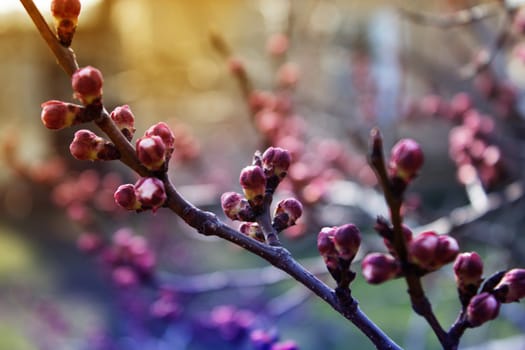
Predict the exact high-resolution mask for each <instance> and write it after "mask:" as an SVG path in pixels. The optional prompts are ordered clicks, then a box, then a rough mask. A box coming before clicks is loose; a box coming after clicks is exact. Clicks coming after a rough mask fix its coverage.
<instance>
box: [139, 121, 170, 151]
mask: <svg viewBox="0 0 525 350" xmlns="http://www.w3.org/2000/svg"><path fill="white" fill-rule="evenodd" d="M154 135H155V136H159V137H160V138H161V139H162V141H163V142H164V145H166V148H167V149H173V147H174V145H175V136H174V135H173V132H172V131H171V129H170V127H169V126H168V124H166V123H164V122H159V123H157V124H155V125H153V126H151V127H150V128H149V129H148V130H146V132H145V133H144V136H154Z"/></svg>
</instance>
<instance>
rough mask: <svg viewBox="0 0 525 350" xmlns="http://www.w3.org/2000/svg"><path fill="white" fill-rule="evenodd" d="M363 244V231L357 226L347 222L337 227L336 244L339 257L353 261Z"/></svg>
mask: <svg viewBox="0 0 525 350" xmlns="http://www.w3.org/2000/svg"><path fill="white" fill-rule="evenodd" d="M360 244H361V232H360V231H359V229H358V228H357V226H355V225H353V224H346V225H343V226H339V227H337V228H336V229H335V233H334V245H335V249H336V250H337V252H338V253H339V257H340V258H341V259H344V260H349V261H352V260H353V259H354V257H355V255H356V254H357V251H358V249H359V245H360Z"/></svg>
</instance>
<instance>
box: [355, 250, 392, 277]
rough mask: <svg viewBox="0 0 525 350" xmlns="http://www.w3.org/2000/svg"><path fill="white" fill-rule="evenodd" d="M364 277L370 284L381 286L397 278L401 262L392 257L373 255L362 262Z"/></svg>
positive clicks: (379, 254)
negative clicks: (380, 284)
mask: <svg viewBox="0 0 525 350" xmlns="http://www.w3.org/2000/svg"><path fill="white" fill-rule="evenodd" d="M361 268H362V271H363V276H364V278H365V279H366V281H367V282H368V283H370V284H379V283H383V282H385V281H388V280H390V279H392V278H394V277H396V276H397V274H398V273H399V271H400V267H399V262H398V261H397V260H396V259H395V258H394V257H393V256H391V255H388V254H382V253H371V254H368V255H367V256H365V258H364V259H363V261H362V262H361Z"/></svg>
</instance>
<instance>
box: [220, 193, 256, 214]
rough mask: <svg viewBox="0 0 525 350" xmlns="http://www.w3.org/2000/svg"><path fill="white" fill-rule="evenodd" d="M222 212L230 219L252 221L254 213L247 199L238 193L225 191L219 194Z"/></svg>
mask: <svg viewBox="0 0 525 350" xmlns="http://www.w3.org/2000/svg"><path fill="white" fill-rule="evenodd" d="M221 206H222V210H223V211H224V214H226V216H227V217H229V218H230V219H232V220H239V221H253V220H255V214H254V213H253V209H252V207H251V206H250V204H249V203H248V201H247V200H246V199H245V198H244V197H243V196H242V195H240V194H239V193H236V192H226V193H223V194H222V196H221Z"/></svg>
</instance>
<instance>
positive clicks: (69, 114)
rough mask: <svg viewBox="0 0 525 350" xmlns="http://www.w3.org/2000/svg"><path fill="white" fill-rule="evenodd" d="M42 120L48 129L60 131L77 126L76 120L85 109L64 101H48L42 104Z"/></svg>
mask: <svg viewBox="0 0 525 350" xmlns="http://www.w3.org/2000/svg"><path fill="white" fill-rule="evenodd" d="M41 107H42V114H41V115H40V118H41V119H42V123H43V124H44V125H45V127H46V128H48V129H52V130H59V129H63V128H66V127H68V126H71V125H73V124H75V118H76V117H77V116H78V115H79V114H80V113H81V112H82V109H83V107H82V106H78V105H74V104H71V103H66V102H62V101H55V100H52V101H47V102H44V103H42V105H41Z"/></svg>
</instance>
